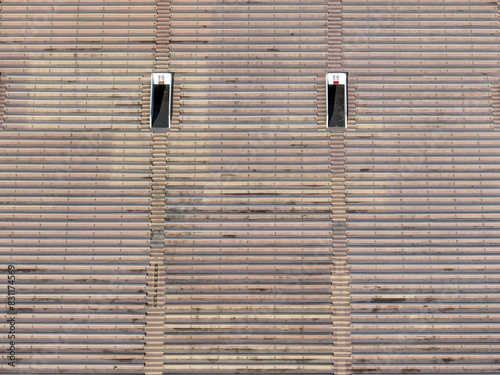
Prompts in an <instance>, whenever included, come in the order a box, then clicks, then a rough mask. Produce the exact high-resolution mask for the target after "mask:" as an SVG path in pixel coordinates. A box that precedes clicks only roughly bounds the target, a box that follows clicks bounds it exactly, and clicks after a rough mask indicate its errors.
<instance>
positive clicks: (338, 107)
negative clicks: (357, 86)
mask: <svg viewBox="0 0 500 375" xmlns="http://www.w3.org/2000/svg"><path fill="white" fill-rule="evenodd" d="M346 88H347V75H346V74H345V73H328V75H327V92H326V98H327V127H328V128H345V127H346V125H347V124H346V122H347V113H346V111H347V92H346V91H347V90H346Z"/></svg>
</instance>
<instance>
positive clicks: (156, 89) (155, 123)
mask: <svg viewBox="0 0 500 375" xmlns="http://www.w3.org/2000/svg"><path fill="white" fill-rule="evenodd" d="M171 112H172V75H171V74H170V73H154V74H153V76H152V79H151V127H152V128H155V129H158V128H169V127H170V117H171Z"/></svg>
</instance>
